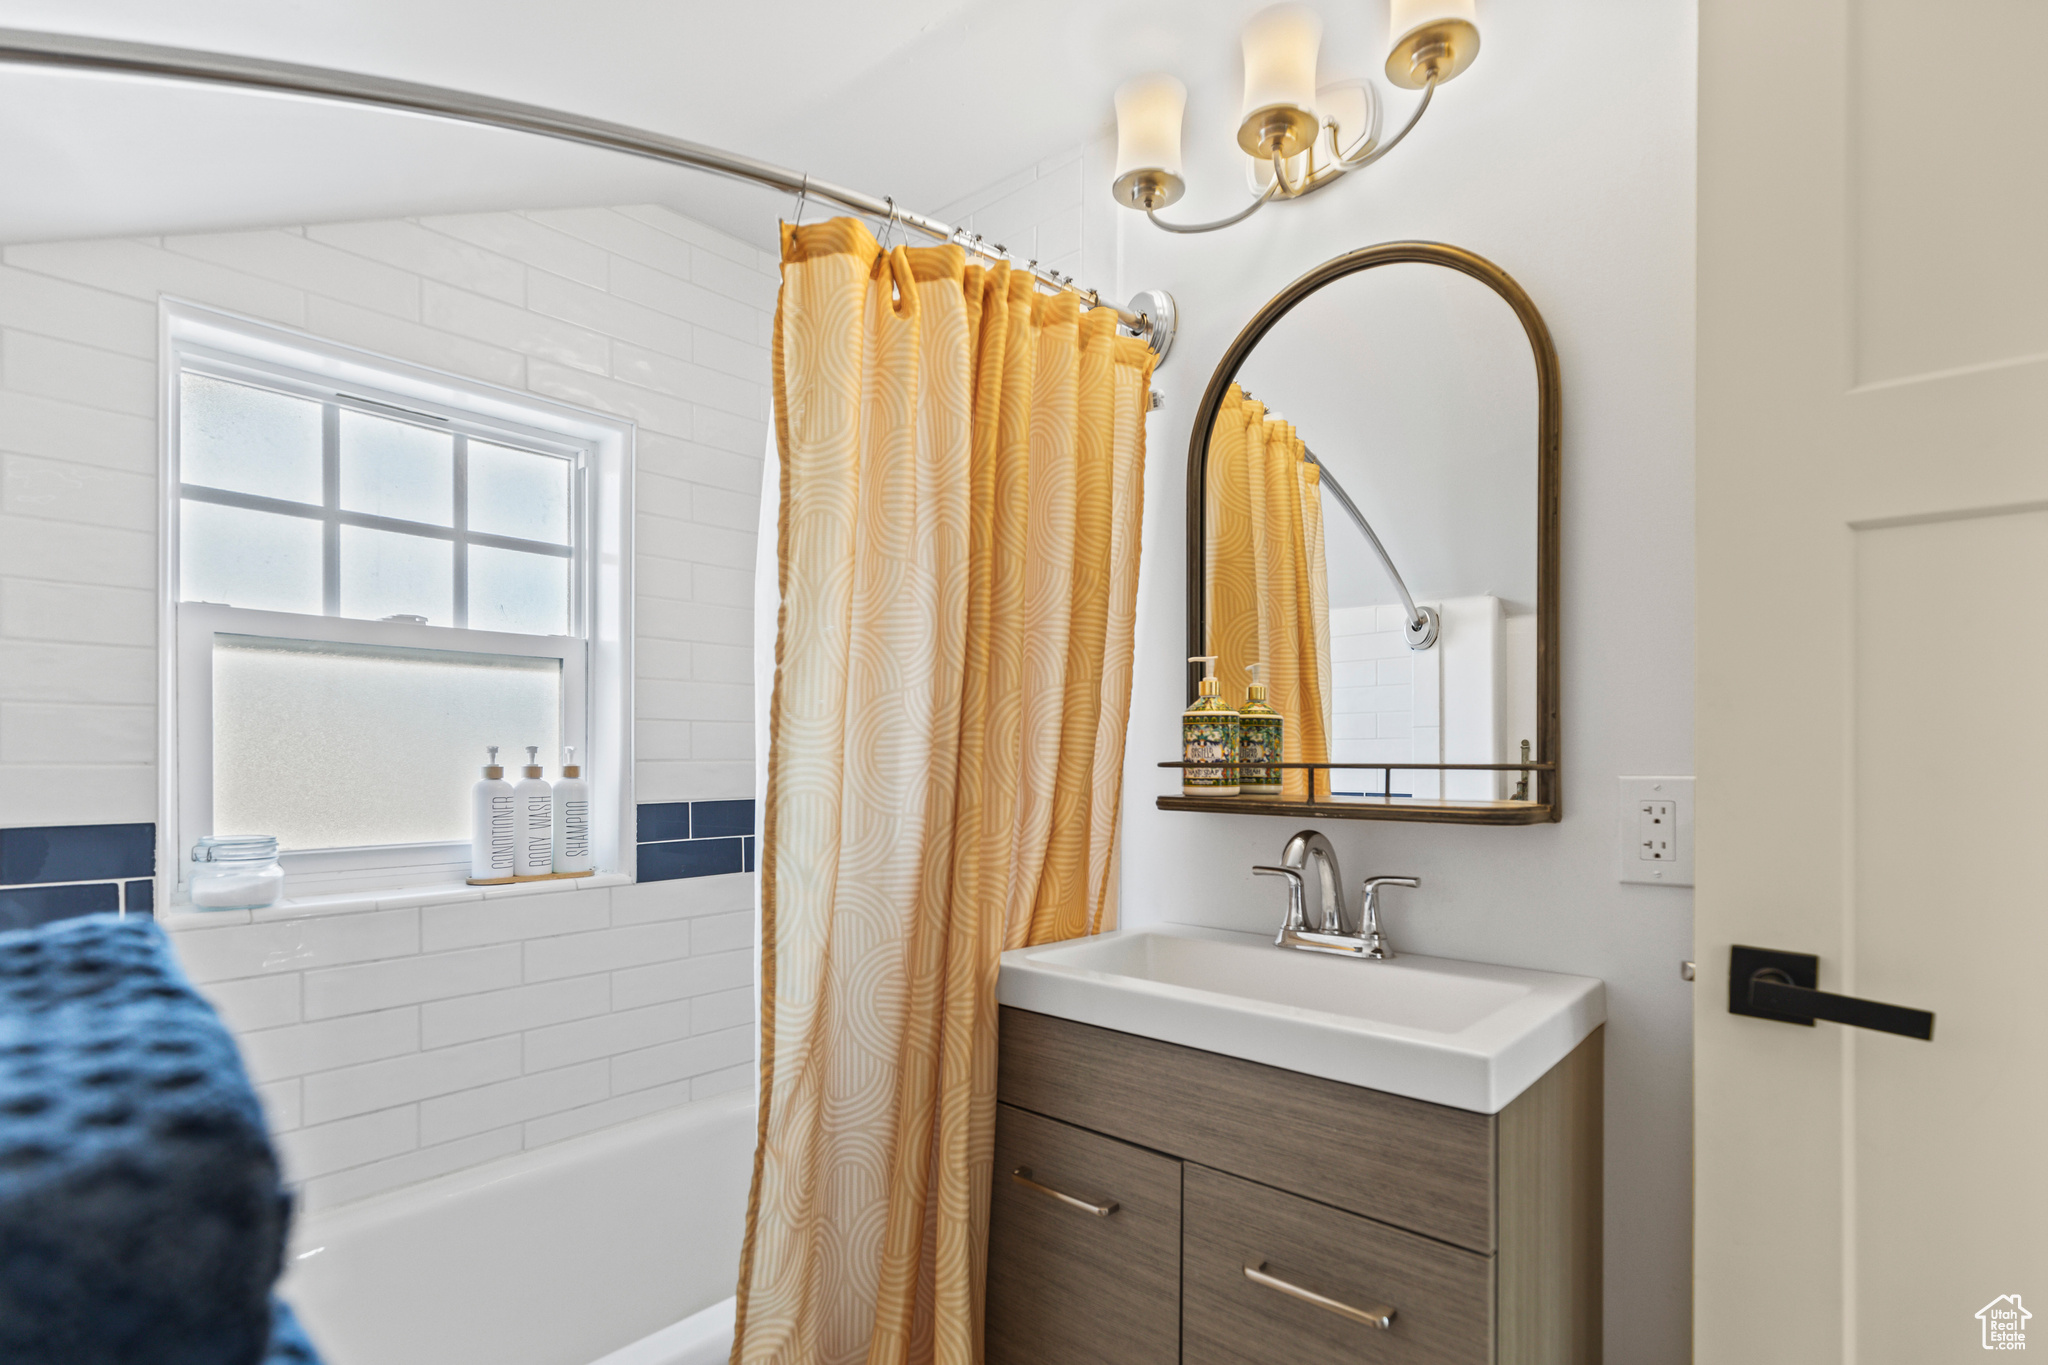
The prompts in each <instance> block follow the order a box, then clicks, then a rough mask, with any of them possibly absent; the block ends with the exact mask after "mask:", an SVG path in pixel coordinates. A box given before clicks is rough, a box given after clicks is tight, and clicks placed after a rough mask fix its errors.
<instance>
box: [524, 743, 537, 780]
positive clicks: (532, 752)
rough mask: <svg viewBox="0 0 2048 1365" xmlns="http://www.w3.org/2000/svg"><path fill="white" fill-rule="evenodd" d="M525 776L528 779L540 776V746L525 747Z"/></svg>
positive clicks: (530, 745)
mask: <svg viewBox="0 0 2048 1365" xmlns="http://www.w3.org/2000/svg"><path fill="white" fill-rule="evenodd" d="M526 775H527V776H528V777H539V776H540V745H538V744H529V745H527V746H526Z"/></svg>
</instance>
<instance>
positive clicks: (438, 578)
mask: <svg viewBox="0 0 2048 1365" xmlns="http://www.w3.org/2000/svg"><path fill="white" fill-rule="evenodd" d="M341 614H342V615H343V616H353V617H356V618H358V619H360V620H365V621H381V620H383V619H384V618H385V617H387V616H398V615H405V616H424V617H426V618H427V624H428V625H430V626H452V625H454V624H455V548H454V546H453V545H451V544H450V543H449V542H448V541H445V540H430V539H428V538H427V537H425V536H408V535H404V534H402V533H400V532H397V531H371V530H367V529H365V528H363V527H361V526H344V527H342V528H341Z"/></svg>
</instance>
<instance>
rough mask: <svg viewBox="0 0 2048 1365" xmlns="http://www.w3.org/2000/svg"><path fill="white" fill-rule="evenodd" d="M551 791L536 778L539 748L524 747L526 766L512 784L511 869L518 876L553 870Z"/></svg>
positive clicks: (553, 808) (553, 819) (540, 778)
mask: <svg viewBox="0 0 2048 1365" xmlns="http://www.w3.org/2000/svg"><path fill="white" fill-rule="evenodd" d="M554 796H555V792H554V788H552V787H550V786H549V785H548V784H547V780H546V779H545V778H543V777H542V776H541V775H540V746H539V745H538V744H529V745H527V746H526V767H525V768H524V769H522V770H521V776H520V779H519V780H518V781H517V782H515V783H514V784H513V785H512V824H513V834H514V839H513V842H514V843H515V845H516V846H517V848H518V856H517V857H516V858H515V859H514V860H513V861H514V870H515V872H516V873H517V875H519V876H521V877H545V876H547V875H548V874H549V873H550V872H553V871H554V870H555V799H554Z"/></svg>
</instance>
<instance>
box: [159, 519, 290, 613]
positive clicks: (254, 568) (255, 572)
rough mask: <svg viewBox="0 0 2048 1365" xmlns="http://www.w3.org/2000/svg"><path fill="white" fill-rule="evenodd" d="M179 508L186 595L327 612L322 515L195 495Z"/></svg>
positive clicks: (181, 582)
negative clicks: (300, 514)
mask: <svg viewBox="0 0 2048 1365" xmlns="http://www.w3.org/2000/svg"><path fill="white" fill-rule="evenodd" d="M178 514H179V526H178V597H179V599H180V600H182V601H186V602H222V603H225V604H227V605H228V606H231V607H246V608H248V609H249V610H252V611H296V612H303V613H305V614H307V615H310V616H318V615H319V614H320V612H321V609H322V601H321V586H320V530H321V526H320V523H319V522H317V521H313V520H310V519H308V518H306V517H288V516H280V515H278V514H276V513H274V512H252V511H249V510H247V509H245V508H240V507H221V506H217V505H216V504H214V503H210V502H195V501H194V500H192V499H190V498H186V499H184V500H183V501H181V502H180V503H179V506H178Z"/></svg>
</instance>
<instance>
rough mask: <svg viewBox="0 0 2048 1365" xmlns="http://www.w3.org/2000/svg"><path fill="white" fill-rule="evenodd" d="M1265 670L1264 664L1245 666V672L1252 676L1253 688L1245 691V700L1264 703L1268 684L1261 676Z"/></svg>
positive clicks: (1250, 687)
mask: <svg viewBox="0 0 2048 1365" xmlns="http://www.w3.org/2000/svg"><path fill="white" fill-rule="evenodd" d="M1265 668H1266V666H1265V665H1264V664H1246V665H1245V666H1244V671H1245V672H1247V673H1249V674H1251V675H1252V682H1251V686H1249V687H1247V688H1245V690H1244V695H1245V700H1247V701H1264V700H1265V699H1266V682H1265V679H1264V678H1263V677H1261V676H1260V675H1261V674H1262V673H1263V672H1264V671H1265Z"/></svg>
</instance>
